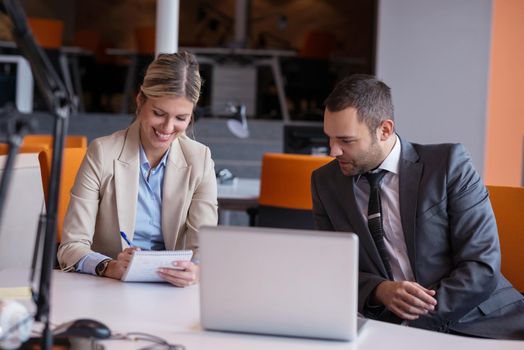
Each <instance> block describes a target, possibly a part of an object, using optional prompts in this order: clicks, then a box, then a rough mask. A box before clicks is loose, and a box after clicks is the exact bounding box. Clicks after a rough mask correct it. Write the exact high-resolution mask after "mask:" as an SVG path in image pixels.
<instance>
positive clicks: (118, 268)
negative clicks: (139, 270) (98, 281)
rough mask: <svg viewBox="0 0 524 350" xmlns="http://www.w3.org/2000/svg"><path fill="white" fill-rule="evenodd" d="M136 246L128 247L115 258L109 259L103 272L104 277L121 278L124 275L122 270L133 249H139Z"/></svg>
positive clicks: (125, 267)
mask: <svg viewBox="0 0 524 350" xmlns="http://www.w3.org/2000/svg"><path fill="white" fill-rule="evenodd" d="M139 249H140V248H138V247H129V248H126V249H124V250H123V251H122V252H120V253H119V254H118V256H117V259H116V260H111V261H110V262H109V265H108V266H107V270H106V271H105V273H104V276H105V277H110V278H114V279H117V280H119V279H121V278H122V276H123V275H124V272H125V271H126V269H127V265H129V261H130V260H131V256H132V255H133V251H135V250H139Z"/></svg>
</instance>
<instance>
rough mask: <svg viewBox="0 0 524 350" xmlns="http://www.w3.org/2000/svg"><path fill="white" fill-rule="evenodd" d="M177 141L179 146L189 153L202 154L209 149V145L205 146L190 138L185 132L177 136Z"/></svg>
mask: <svg viewBox="0 0 524 350" xmlns="http://www.w3.org/2000/svg"><path fill="white" fill-rule="evenodd" d="M178 141H179V142H180V146H181V147H182V149H183V150H184V151H185V152H188V153H190V154H202V153H206V152H208V150H209V147H207V146H206V145H204V144H203V143H200V142H198V141H196V140H193V139H191V138H190V137H189V136H187V135H185V134H184V135H181V136H180V137H179V138H178Z"/></svg>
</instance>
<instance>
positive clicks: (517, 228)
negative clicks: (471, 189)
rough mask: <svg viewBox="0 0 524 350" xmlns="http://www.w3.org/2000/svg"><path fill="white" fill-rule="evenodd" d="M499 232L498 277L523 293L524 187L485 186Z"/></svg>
mask: <svg viewBox="0 0 524 350" xmlns="http://www.w3.org/2000/svg"><path fill="white" fill-rule="evenodd" d="M486 187H487V189H488V191H489V197H490V200H491V205H492V207H493V211H494V212H495V218H496V220H497V227H498V231H499V239H500V250H501V252H502V257H501V258H502V266H501V269H502V273H503V274H504V276H506V278H507V279H508V280H509V281H510V282H511V283H512V284H513V286H514V287H515V288H516V289H517V290H519V291H520V292H521V293H522V292H524V253H523V252H522V251H523V250H524V221H522V215H523V214H524V187H505V186H486Z"/></svg>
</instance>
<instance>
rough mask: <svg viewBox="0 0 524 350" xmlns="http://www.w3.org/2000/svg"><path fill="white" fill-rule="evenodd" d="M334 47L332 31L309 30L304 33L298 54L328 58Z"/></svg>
mask: <svg viewBox="0 0 524 350" xmlns="http://www.w3.org/2000/svg"><path fill="white" fill-rule="evenodd" d="M335 47H336V37H335V35H334V34H333V33H331V32H328V31H323V30H318V29H316V30H311V31H309V32H307V33H306V35H305V40H304V44H303V45H302V47H301V49H300V50H299V53H298V55H299V56H300V57H303V58H312V59H328V58H329V56H330V55H331V53H332V52H333V50H334V49H335Z"/></svg>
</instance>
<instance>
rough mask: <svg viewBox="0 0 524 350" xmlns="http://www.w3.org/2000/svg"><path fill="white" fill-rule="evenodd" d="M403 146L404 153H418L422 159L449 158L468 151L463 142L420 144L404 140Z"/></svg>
mask: <svg viewBox="0 0 524 350" xmlns="http://www.w3.org/2000/svg"><path fill="white" fill-rule="evenodd" d="M402 148H403V150H402V153H403V154H404V155H413V154H416V155H417V156H418V157H420V159H421V160H422V161H423V160H426V159H430V160H435V159H449V158H450V157H451V156H453V155H455V154H466V153H467V151H466V148H465V147H464V145H463V144H461V143H435V144H420V143H413V142H407V141H403V142H402Z"/></svg>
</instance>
